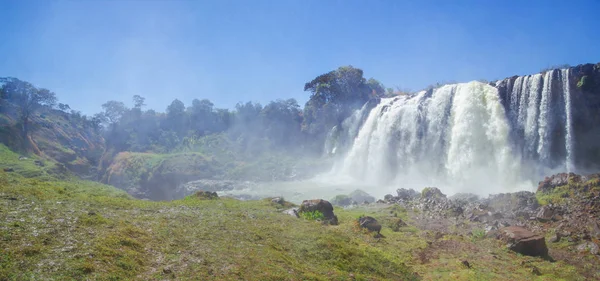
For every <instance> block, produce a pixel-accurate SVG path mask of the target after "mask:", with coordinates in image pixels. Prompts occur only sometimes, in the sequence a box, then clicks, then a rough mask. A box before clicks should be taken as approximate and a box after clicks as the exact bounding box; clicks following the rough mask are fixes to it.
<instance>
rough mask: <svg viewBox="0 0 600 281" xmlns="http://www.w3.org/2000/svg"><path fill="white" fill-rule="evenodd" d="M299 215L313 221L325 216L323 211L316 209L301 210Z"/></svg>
mask: <svg viewBox="0 0 600 281" xmlns="http://www.w3.org/2000/svg"><path fill="white" fill-rule="evenodd" d="M300 217H302V218H304V219H306V220H311V221H315V220H322V219H324V218H325V216H324V215H323V213H321V212H320V211H318V210H314V211H311V212H302V213H300Z"/></svg>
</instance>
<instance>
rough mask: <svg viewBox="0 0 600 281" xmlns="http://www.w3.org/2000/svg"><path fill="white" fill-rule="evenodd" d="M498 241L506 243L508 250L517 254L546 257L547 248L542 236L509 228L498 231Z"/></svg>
mask: <svg viewBox="0 0 600 281" xmlns="http://www.w3.org/2000/svg"><path fill="white" fill-rule="evenodd" d="M497 238H498V239H500V240H502V241H504V242H506V243H508V248H509V249H510V250H512V251H515V252H517V253H520V254H523V255H528V256H547V255H548V247H547V246H546V239H545V238H544V236H542V235H536V234H534V233H533V232H531V231H529V230H527V229H525V228H523V227H520V226H509V227H504V228H501V229H500V230H499V231H498V237H497Z"/></svg>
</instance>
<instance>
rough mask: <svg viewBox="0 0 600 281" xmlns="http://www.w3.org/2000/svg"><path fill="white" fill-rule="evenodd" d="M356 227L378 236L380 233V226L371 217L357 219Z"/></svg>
mask: <svg viewBox="0 0 600 281" xmlns="http://www.w3.org/2000/svg"><path fill="white" fill-rule="evenodd" d="M358 225H359V226H360V227H362V228H366V229H368V230H369V231H376V232H377V233H378V234H379V232H381V224H380V223H379V222H378V221H377V220H376V219H375V218H373V217H369V216H364V217H360V218H358Z"/></svg>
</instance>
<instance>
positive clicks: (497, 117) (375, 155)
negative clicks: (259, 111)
mask: <svg viewBox="0 0 600 281" xmlns="http://www.w3.org/2000/svg"><path fill="white" fill-rule="evenodd" d="M569 83H570V81H569V70H567V69H563V70H550V71H547V72H546V73H543V74H535V75H528V76H520V77H516V78H510V79H505V80H502V81H498V82H497V83H496V85H500V84H502V85H506V90H503V91H504V92H503V93H502V94H501V93H500V92H499V88H498V87H495V86H492V85H490V84H484V83H480V82H470V83H460V84H451V85H445V86H442V87H440V88H437V89H433V90H429V91H422V92H419V93H416V94H414V95H411V96H398V97H393V98H384V99H382V100H381V102H380V103H379V104H378V105H377V106H375V107H374V108H372V109H371V110H370V111H365V110H364V109H365V108H364V107H363V109H361V110H360V111H357V112H356V113H355V115H356V116H355V115H353V116H352V117H350V118H349V119H348V120H347V121H348V123H347V124H346V125H345V128H342V131H344V130H346V131H347V133H345V134H341V135H340V138H342V135H343V137H344V138H347V139H348V140H346V143H347V149H346V150H345V154H344V157H343V158H341V159H340V163H338V165H336V167H335V169H334V171H333V173H334V174H337V175H343V176H345V177H351V178H353V179H354V180H357V181H360V182H364V183H369V184H374V185H377V186H382V185H386V186H393V187H394V189H395V188H398V187H410V188H415V189H421V188H423V187H425V186H432V185H433V186H438V187H440V188H442V189H443V190H445V191H447V192H474V193H480V194H484V193H492V192H506V191H510V190H517V189H524V188H525V189H532V188H533V185H534V184H533V183H534V182H537V181H538V180H539V179H540V177H541V176H542V175H543V174H544V173H547V171H549V170H560V169H566V170H567V171H572V170H574V169H575V162H574V159H573V155H574V152H573V149H574V147H573V127H572V125H573V124H572V123H573V121H572V120H573V117H572V108H571V89H570V85H569ZM359 115H360V116H361V117H360V118H358V117H357V116H359ZM344 123H346V122H344ZM349 124H352V125H353V126H350V125H349ZM338 142H339V141H338ZM563 142H564V145H563Z"/></svg>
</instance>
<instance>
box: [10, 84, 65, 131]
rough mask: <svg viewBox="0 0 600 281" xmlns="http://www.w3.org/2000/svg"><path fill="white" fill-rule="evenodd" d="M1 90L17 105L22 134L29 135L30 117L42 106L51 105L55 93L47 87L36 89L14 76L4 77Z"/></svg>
mask: <svg viewBox="0 0 600 281" xmlns="http://www.w3.org/2000/svg"><path fill="white" fill-rule="evenodd" d="M1 82H3V83H4V84H3V85H2V90H1V92H2V93H3V96H5V97H6V98H8V99H10V100H11V101H12V102H13V103H14V104H16V106H17V110H18V113H19V120H20V122H21V126H22V134H23V137H24V138H25V139H27V138H28V135H29V124H30V122H31V117H32V116H33V115H34V114H35V113H36V112H38V111H39V110H40V109H41V108H43V107H45V106H46V107H53V106H54V105H55V104H56V95H55V94H54V93H53V92H50V91H49V90H47V89H43V88H42V89H38V88H36V87H35V86H33V85H32V84H31V83H29V82H25V81H21V80H19V79H16V78H4V79H3V81H1Z"/></svg>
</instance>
